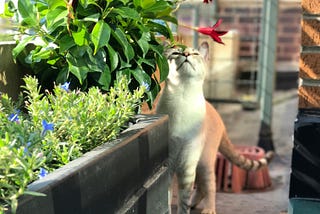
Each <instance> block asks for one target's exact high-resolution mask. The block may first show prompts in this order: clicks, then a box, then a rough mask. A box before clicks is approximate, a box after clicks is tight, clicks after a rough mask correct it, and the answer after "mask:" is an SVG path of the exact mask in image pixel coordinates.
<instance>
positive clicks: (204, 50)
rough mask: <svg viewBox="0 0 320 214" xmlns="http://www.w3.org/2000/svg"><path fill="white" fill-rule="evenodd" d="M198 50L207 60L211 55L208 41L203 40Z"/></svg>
mask: <svg viewBox="0 0 320 214" xmlns="http://www.w3.org/2000/svg"><path fill="white" fill-rule="evenodd" d="M198 51H199V52H200V54H201V55H202V56H203V58H204V59H205V60H207V59H208V57H209V44H208V42H202V43H201V45H200V46H199V48H198Z"/></svg>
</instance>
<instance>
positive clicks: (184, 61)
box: [177, 58, 195, 71]
mask: <svg viewBox="0 0 320 214" xmlns="http://www.w3.org/2000/svg"><path fill="white" fill-rule="evenodd" d="M187 64H188V65H189V66H191V67H192V69H193V70H195V67H194V66H193V64H192V63H191V62H190V61H189V60H188V58H185V60H183V61H182V62H181V63H180V64H179V65H178V67H177V71H178V70H179V69H180V68H181V67H182V66H184V65H185V66H188V65H187Z"/></svg>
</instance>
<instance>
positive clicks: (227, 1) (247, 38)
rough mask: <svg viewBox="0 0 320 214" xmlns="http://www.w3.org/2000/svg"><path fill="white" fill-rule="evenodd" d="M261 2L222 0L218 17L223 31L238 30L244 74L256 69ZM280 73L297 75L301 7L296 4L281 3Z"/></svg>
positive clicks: (241, 66) (278, 62)
mask: <svg viewBox="0 0 320 214" xmlns="http://www.w3.org/2000/svg"><path fill="white" fill-rule="evenodd" d="M261 2H262V1H257V0H251V1H250V0H245V1H242V2H241V1H236V0H233V1H232V0H221V1H219V7H218V14H217V17H220V18H222V19H223V20H224V21H223V27H224V28H226V29H236V30H238V32H239V34H240V52H239V57H240V67H239V69H240V70H241V71H249V70H250V69H251V68H254V69H255V68H256V66H255V65H252V63H254V64H255V61H256V60H254V59H257V54H258V49H259V47H258V40H259V32H260V19H261V12H262V8H261V5H262V4H261ZM279 5H280V7H279V23H278V49H277V70H278V71H297V70H298V62H299V56H300V38H301V33H300V29H301V27H300V26H301V25H300V22H301V5H300V3H298V2H297V1H281V0H280V3H279Z"/></svg>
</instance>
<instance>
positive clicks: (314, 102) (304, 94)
mask: <svg viewBox="0 0 320 214" xmlns="http://www.w3.org/2000/svg"><path fill="white" fill-rule="evenodd" d="M319 83H320V82H319ZM298 94H299V108H300V109H304V108H319V107H320V87H317V86H300V87H299V89H298Z"/></svg>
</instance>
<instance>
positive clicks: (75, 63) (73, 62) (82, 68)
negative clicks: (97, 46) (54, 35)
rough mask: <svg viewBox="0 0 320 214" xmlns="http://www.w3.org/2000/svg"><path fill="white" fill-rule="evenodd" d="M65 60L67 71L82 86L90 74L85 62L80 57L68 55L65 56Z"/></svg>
mask: <svg viewBox="0 0 320 214" xmlns="http://www.w3.org/2000/svg"><path fill="white" fill-rule="evenodd" d="M66 59H67V62H68V65H69V71H70V72H71V73H72V74H73V75H75V76H76V77H77V79H78V80H79V82H80V84H82V83H83V81H84V80H85V79H86V78H87V74H88V73H89V72H90V69H89V68H88V67H87V64H86V63H85V60H83V58H82V57H77V56H72V55H71V54H70V53H68V54H67V56H66Z"/></svg>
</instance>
